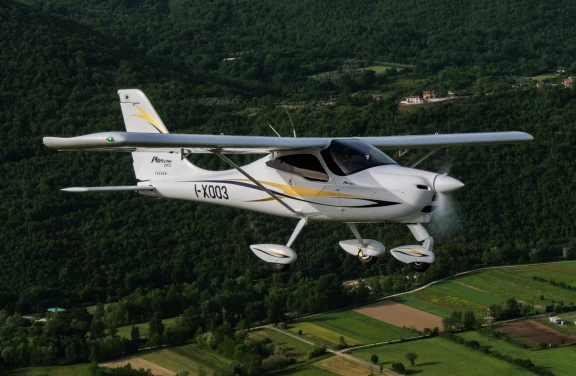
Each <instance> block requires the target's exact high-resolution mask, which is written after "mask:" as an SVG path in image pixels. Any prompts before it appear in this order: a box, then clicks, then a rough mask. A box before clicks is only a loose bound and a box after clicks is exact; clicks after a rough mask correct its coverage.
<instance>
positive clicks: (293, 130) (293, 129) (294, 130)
mask: <svg viewBox="0 0 576 376" xmlns="http://www.w3.org/2000/svg"><path fill="white" fill-rule="evenodd" d="M284 111H286V115H288V119H290V124H292V132H294V138H296V128H294V123H293V122H292V118H291V117H290V114H289V113H288V109H287V108H286V106H284Z"/></svg>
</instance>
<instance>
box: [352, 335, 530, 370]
mask: <svg viewBox="0 0 576 376" xmlns="http://www.w3.org/2000/svg"><path fill="white" fill-rule="evenodd" d="M408 352H415V353H416V354H417V355H418V358H417V359H416V365H415V366H411V365H410V362H408V361H407V360H406V359H405V358H404V356H405V355H406V354H407V353H408ZM351 354H352V355H354V356H357V357H358V358H361V359H364V360H366V361H370V357H371V356H372V354H376V355H378V359H379V360H380V364H383V365H384V367H390V365H391V363H393V362H402V363H403V364H404V366H405V367H406V370H407V374H408V375H411V374H420V373H422V375H425V376H446V375H475V376H492V375H507V376H513V375H531V373H529V372H527V371H524V370H522V369H521V368H519V367H516V366H514V365H512V364H509V363H507V362H504V361H502V360H498V359H496V358H492V357H490V356H488V355H484V354H482V353H480V352H479V351H476V350H472V349H469V348H468V347H466V346H464V345H460V344H457V343H453V342H450V341H448V340H446V339H443V338H440V337H435V338H430V339H424V340H419V341H410V342H404V343H399V344H393V345H382V346H378V347H372V348H367V349H362V350H358V351H354V352H352V353H351Z"/></svg>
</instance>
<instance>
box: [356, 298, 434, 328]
mask: <svg viewBox="0 0 576 376" xmlns="http://www.w3.org/2000/svg"><path fill="white" fill-rule="evenodd" d="M354 311H355V312H358V313H360V314H363V315H366V316H369V317H372V318H374V319H376V320H380V321H384V322H387V323H389V324H392V325H395V326H398V327H401V328H416V329H417V330H424V328H430V329H432V328H434V327H438V328H441V327H442V318H441V317H439V316H436V315H433V314H431V313H428V312H424V311H421V310H419V309H416V308H412V307H409V306H407V305H404V304H401V303H397V302H395V301H392V300H382V301H380V302H376V303H373V304H370V305H367V306H364V307H361V308H357V309H355V310H354Z"/></svg>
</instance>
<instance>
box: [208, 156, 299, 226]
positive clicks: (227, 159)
mask: <svg viewBox="0 0 576 376" xmlns="http://www.w3.org/2000/svg"><path fill="white" fill-rule="evenodd" d="M212 153H214V154H216V155H217V156H219V157H220V159H222V160H223V161H224V162H226V163H228V164H229V165H230V166H232V167H233V168H235V169H236V170H238V171H239V172H240V173H241V174H242V175H244V176H246V177H247V178H248V179H250V181H251V182H252V183H254V184H256V185H257V186H258V187H259V188H260V189H261V190H263V191H264V192H266V193H268V194H269V195H270V197H272V198H273V199H274V200H276V201H278V202H279V203H280V204H282V206H284V207H285V208H286V209H288V210H290V211H291V212H292V213H294V214H295V215H296V216H298V217H300V218H302V219H307V218H308V216H307V215H306V214H304V213H298V212H297V211H296V210H294V209H292V208H291V207H290V206H289V205H288V204H287V203H285V202H284V201H282V200H281V199H280V197H278V196H276V195H275V194H274V193H272V191H270V190H269V189H268V188H266V187H265V186H263V185H262V184H261V183H260V182H259V181H258V180H256V179H254V178H253V177H252V176H250V175H249V174H248V173H247V172H246V171H244V170H243V169H242V167H240V166H238V165H237V164H236V163H234V162H232V161H231V160H230V158H228V157H227V156H225V155H224V154H221V153H220V152H219V151H212ZM300 227H303V225H302V226H300Z"/></svg>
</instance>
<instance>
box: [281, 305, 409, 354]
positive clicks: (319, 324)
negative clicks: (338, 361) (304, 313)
mask: <svg viewBox="0 0 576 376" xmlns="http://www.w3.org/2000/svg"><path fill="white" fill-rule="evenodd" d="M300 329H301V330H302V332H303V333H302V334H303V335H304V336H306V337H308V339H311V340H313V341H316V342H319V343H325V344H327V345H328V346H335V345H337V344H338V343H339V342H340V336H343V337H344V340H345V341H346V342H347V343H348V345H350V346H354V345H360V344H369V343H375V342H384V341H389V340H393V339H400V338H407V337H412V336H414V333H413V332H412V331H410V330H406V329H403V328H398V327H396V326H394V325H390V324H387V323H385V322H382V321H379V320H376V319H373V318H371V317H367V316H364V315H362V314H360V313H356V312H354V311H341V312H333V313H328V314H325V315H319V316H314V317H311V318H309V319H307V320H305V321H296V322H294V323H292V324H291V325H290V326H289V330H290V331H291V332H293V333H298V330H300Z"/></svg>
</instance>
